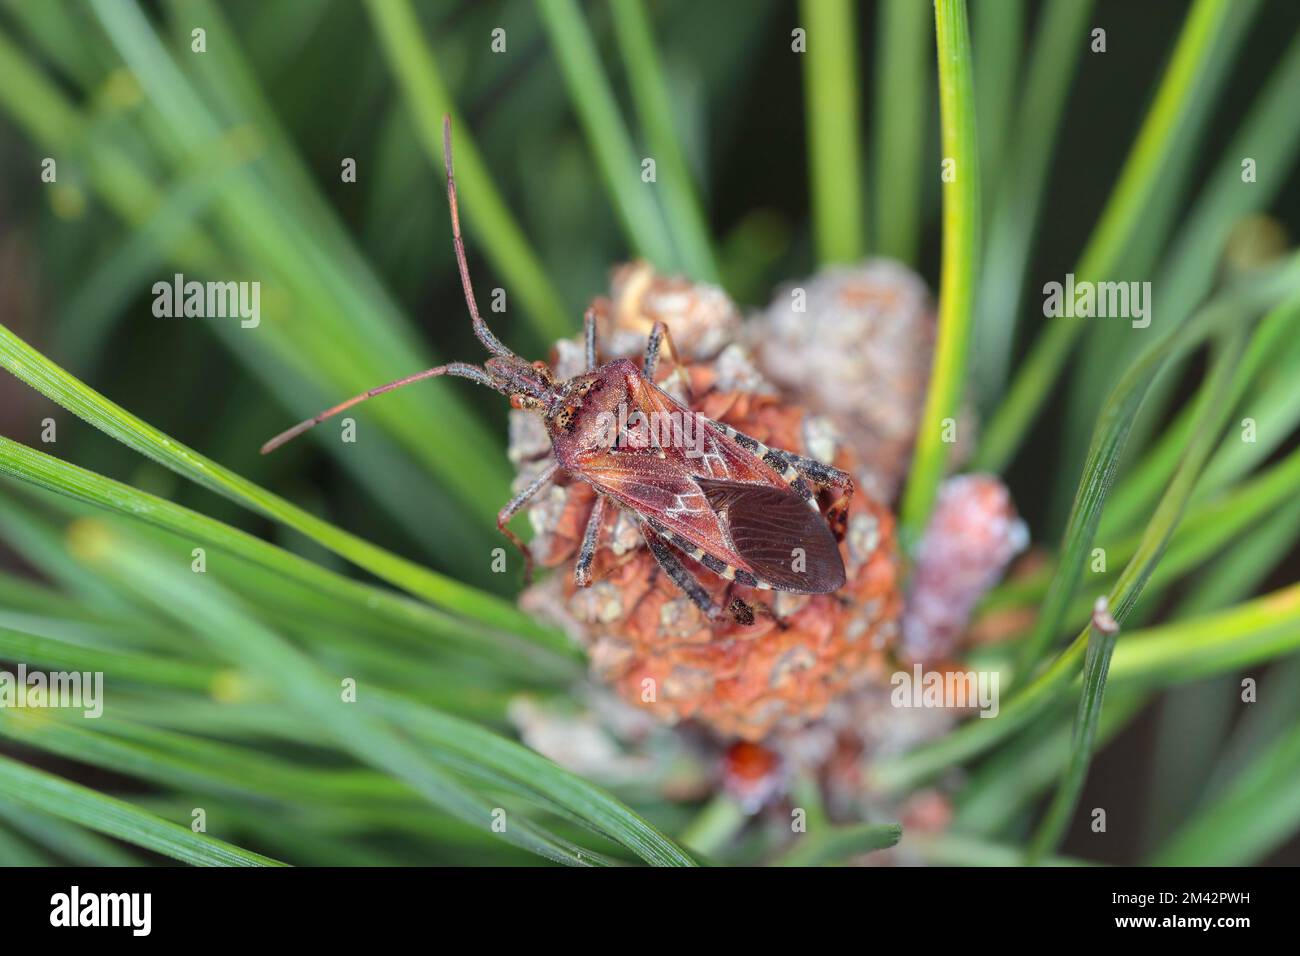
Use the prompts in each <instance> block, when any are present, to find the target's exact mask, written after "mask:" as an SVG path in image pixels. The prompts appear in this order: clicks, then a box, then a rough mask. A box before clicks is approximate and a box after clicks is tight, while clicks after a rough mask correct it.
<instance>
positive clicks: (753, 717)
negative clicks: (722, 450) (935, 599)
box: [511, 265, 903, 740]
mask: <svg viewBox="0 0 1300 956" xmlns="http://www.w3.org/2000/svg"><path fill="white" fill-rule="evenodd" d="M595 308H596V310H597V314H598V328H600V330H601V358H602V361H608V360H609V359H611V358H616V357H620V356H628V357H634V358H639V356H640V355H641V352H642V350H643V349H644V345H645V333H646V332H648V330H649V328H650V326H651V325H652V324H653V322H654V321H655V320H656V319H662V320H663V321H665V322H666V323H667V324H668V326H669V329H670V332H671V334H672V337H673V339H674V342H675V344H676V346H677V348H678V349H679V350H680V351H681V357H682V360H683V363H684V365H685V367H686V370H687V372H688V374H689V377H690V381H691V391H692V407H693V408H694V409H695V410H696V411H699V412H702V413H703V414H705V415H707V416H708V417H710V418H714V419H717V420H719V421H722V422H725V423H727V424H729V425H731V426H733V427H735V428H737V429H739V430H740V431H742V432H745V433H747V434H749V435H752V436H754V437H755V438H757V439H758V440H759V441H762V442H764V443H766V444H768V445H771V446H773V447H776V448H782V449H785V450H788V451H793V452H797V453H799V454H804V455H808V456H811V457H813V458H817V459H819V460H821V461H823V462H826V463H828V464H833V465H835V466H836V467H839V468H841V469H843V470H845V471H847V472H849V473H850V474H856V473H858V472H859V471H860V468H859V466H860V462H859V460H858V459H857V458H856V457H855V456H854V454H853V452H852V451H851V450H850V448H849V447H848V446H847V445H846V444H845V443H843V442H841V441H840V440H839V438H838V435H837V433H836V431H835V429H834V427H833V426H831V424H830V423H829V422H828V421H827V420H825V419H823V418H819V417H817V416H813V415H809V414H808V413H807V412H806V411H804V409H802V408H800V407H799V406H797V405H794V404H791V403H790V402H788V401H787V400H786V399H784V398H783V397H782V396H781V395H780V394H779V393H778V392H777V390H776V389H775V388H774V387H773V386H772V385H771V384H770V383H769V382H767V380H766V379H765V378H764V377H763V376H762V375H760V374H759V372H758V371H757V369H756V368H755V367H754V365H753V364H752V362H751V360H750V356H749V353H748V352H747V350H746V349H745V348H744V347H743V346H742V345H740V344H739V343H738V342H737V341H736V338H737V336H738V333H739V329H740V316H739V314H738V312H737V311H736V309H735V306H734V305H732V304H731V303H730V301H729V300H728V299H727V298H726V296H725V295H723V294H722V293H721V292H720V291H719V290H717V289H714V288H712V287H708V286H699V285H693V284H690V283H686V282H683V281H681V280H674V279H665V278H662V277H658V276H656V275H654V273H653V272H651V271H650V269H649V268H648V267H646V266H644V265H633V266H627V267H623V268H621V269H619V270H617V271H616V272H615V275H614V282H613V296H612V297H611V298H610V299H607V300H600V301H598V302H597V303H596V304H595ZM554 359H555V366H556V370H557V373H558V374H559V375H560V376H561V377H563V376H567V375H571V374H573V373H575V372H577V371H579V370H580V368H581V347H580V344H579V343H578V342H577V340H574V341H561V342H559V343H557V344H556V350H555V356H554ZM661 368H662V370H661V373H660V379H661V384H663V385H664V386H665V387H667V388H669V389H670V391H671V385H670V384H669V380H668V379H667V375H668V374H669V373H670V372H671V362H669V361H665V362H664V363H663V365H662V367H661ZM679 397H682V396H679ZM525 415H527V417H524V416H525ZM511 439H512V440H511V455H512V460H514V461H515V462H516V464H517V465H518V466H519V468H520V476H519V482H520V485H521V486H522V484H524V483H526V482H527V481H528V480H529V479H530V478H531V477H532V476H533V475H534V474H536V471H537V470H538V469H539V468H540V467H542V466H543V465H544V464H545V463H546V461H547V460H548V456H549V443H548V442H547V440H546V436H545V433H544V431H543V430H542V429H541V427H540V423H539V422H538V421H537V420H536V418H535V417H533V416H531V415H528V413H517V414H516V417H515V419H514V421H512V427H511ZM593 500H594V493H593V492H592V491H591V489H590V487H589V486H587V485H586V484H584V483H582V482H581V481H577V480H572V479H569V480H567V482H566V483H561V484H559V485H557V486H556V487H554V488H552V489H551V491H550V493H549V494H548V495H545V496H543V497H542V498H541V499H540V500H538V501H536V502H535V503H534V505H533V507H532V508H531V510H530V512H529V514H530V518H531V520H532V522H533V526H534V530H535V532H536V535H535V538H534V545H533V547H534V555H535V557H536V559H537V561H538V563H539V564H541V565H544V566H548V567H552V568H554V569H555V571H554V573H552V574H551V575H550V576H549V578H548V579H547V580H546V581H545V582H543V583H542V584H539V585H536V586H534V587H533V588H531V589H530V590H529V591H528V592H527V593H526V594H525V597H524V601H525V606H527V607H529V608H531V609H533V610H535V611H537V612H538V613H542V614H546V615H549V616H551V617H553V618H555V619H557V620H559V621H560V622H561V623H563V624H564V625H565V626H566V627H567V628H568V629H569V631H570V633H572V634H573V635H574V636H575V637H576V638H577V639H578V640H579V641H580V642H581V643H582V644H583V645H584V646H585V647H586V648H587V649H588V652H589V654H590V658H591V667H592V671H593V674H594V675H595V676H596V677H597V678H598V679H599V680H601V681H604V682H606V683H608V684H610V685H611V686H612V687H614V689H615V690H616V691H617V692H618V693H619V695H620V696H621V697H622V698H623V699H624V700H626V701H628V702H630V703H632V704H634V705H636V706H639V707H642V708H644V709H645V710H647V711H648V712H650V713H652V714H654V715H655V716H657V717H658V718H659V719H660V720H662V721H663V722H665V723H670V724H675V723H677V722H679V721H684V720H694V721H698V722H700V723H701V724H703V725H704V726H706V727H708V728H710V729H711V730H712V731H714V732H715V733H716V734H718V735H720V736H722V737H724V738H742V739H746V740H759V739H762V738H763V737H765V736H767V735H768V734H770V733H771V732H772V731H773V730H774V729H777V728H787V729H788V728H794V727H798V726H802V725H804V724H806V723H808V722H809V721H812V720H815V719H816V718H818V717H819V716H821V714H822V713H823V712H824V710H825V709H826V707H827V705H828V704H829V703H830V702H831V701H832V700H834V699H835V698H837V697H839V696H841V695H843V694H844V693H846V692H847V691H849V690H850V689H852V688H854V687H859V686H862V685H863V684H864V683H870V682H872V681H873V680H877V681H879V680H883V677H884V674H885V671H886V651H887V650H888V648H889V647H890V646H891V645H892V644H893V643H894V641H895V639H896V636H897V634H898V630H899V629H898V624H897V619H898V616H899V614H900V612H901V610H902V603H903V600H902V593H901V591H900V585H899V580H900V579H899V561H898V554H897V548H896V543H895V537H894V519H893V516H892V515H891V513H890V512H889V509H888V508H887V507H885V506H884V505H883V504H881V503H880V502H879V501H878V500H876V499H875V498H873V497H872V496H871V495H870V494H867V493H865V492H863V491H862V490H861V489H859V491H858V493H856V494H855V495H854V496H853V499H852V501H851V503H850V506H849V511H848V532H847V534H846V536H845V540H844V541H843V543H842V544H841V554H842V556H843V557H844V563H845V569H846V571H847V574H848V581H847V584H846V585H845V586H844V587H843V588H842V589H841V590H840V591H839V592H837V593H836V594H818V595H795V594H788V593H783V592H769V591H758V590H753V589H748V588H744V587H739V586H737V587H734V588H733V590H732V592H731V594H732V596H735V597H740V598H742V599H743V600H745V601H747V602H748V603H750V604H751V605H762V604H770V608H771V611H772V612H773V614H774V615H775V619H774V618H773V616H771V615H760V616H759V617H758V618H757V620H756V622H755V623H754V624H752V625H749V626H743V625H739V624H733V623H726V624H720V623H716V622H711V621H709V620H707V619H706V618H705V616H704V615H703V614H702V613H701V612H700V611H699V609H698V608H696V607H695V605H694V604H692V603H691V601H690V600H689V599H688V598H687V597H686V596H685V595H683V594H682V593H681V592H680V591H679V590H678V589H677V588H676V587H675V586H674V585H673V584H672V582H671V581H670V580H668V578H667V577H666V575H664V574H662V573H661V572H660V571H659V569H658V566H657V564H656V563H655V560H654V558H653V556H652V555H651V554H650V553H649V551H648V550H647V549H646V548H645V546H644V544H643V543H642V542H641V540H640V536H639V535H638V534H637V531H636V526H635V524H634V522H633V520H632V519H631V518H630V517H629V516H627V515H624V514H622V513H621V512H619V511H618V510H617V509H610V513H609V514H608V515H607V517H606V524H605V527H604V528H603V530H602V536H601V546H600V548H599V549H598V551H597V554H596V559H595V562H594V564H593V572H594V581H593V584H592V585H591V586H590V587H589V588H583V589H579V588H577V587H576V585H575V584H574V581H573V561H574V559H575V558H576V555H577V551H578V548H579V545H580V541H581V537H582V532H583V529H584V528H585V526H586V522H587V518H588V515H589V514H590V511H591V507H592V503H593ZM683 562H684V563H685V564H686V565H687V566H688V567H690V568H691V570H692V571H693V572H695V573H696V574H697V576H698V577H699V579H700V580H701V582H702V583H704V584H705V586H706V587H708V588H710V590H711V592H712V596H713V597H714V599H715V600H719V599H720V598H721V597H722V596H723V594H724V592H725V590H726V582H724V581H722V580H721V579H719V578H717V577H716V576H715V575H713V574H711V573H710V572H708V571H707V570H704V569H703V568H701V567H699V566H697V565H695V564H694V562H691V561H689V560H688V559H685V558H683Z"/></svg>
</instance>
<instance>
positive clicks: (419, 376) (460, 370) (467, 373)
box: [262, 362, 502, 455]
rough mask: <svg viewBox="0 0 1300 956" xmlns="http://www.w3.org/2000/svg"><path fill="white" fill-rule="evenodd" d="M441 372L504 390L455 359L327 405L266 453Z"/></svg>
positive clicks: (282, 434) (272, 443) (269, 444)
mask: <svg viewBox="0 0 1300 956" xmlns="http://www.w3.org/2000/svg"><path fill="white" fill-rule="evenodd" d="M439 375H455V376H457V377H459V378H468V379H470V380H472V381H475V382H478V383H479V384H480V385H486V386H487V387H488V388H492V389H496V390H497V391H498V392H500V391H502V389H501V387H500V386H499V385H497V383H496V382H494V381H492V379H491V377H490V376H489V375H488V373H487V372H485V371H483V369H481V368H479V367H478V366H477V365H466V364H465V363H464V362H452V363H451V364H449V365H439V366H436V367H435V368H426V369H425V370H424V371H423V372H416V373H415V374H414V375H408V376H406V377H405V378H399V379H398V380H397V381H395V382H389V383H388V384H387V385H377V386H375V387H374V388H372V389H369V390H368V391H365V392H362V393H361V394H360V395H353V396H352V397H351V398H349V399H348V400H347V401H346V402H339V403H338V404H337V405H335V406H334V407H333V408H327V409H325V411H323V412H320V413H318V414H316V415H313V416H312V417H311V418H308V419H307V420H306V421H301V422H299V423H298V424H297V425H294V426H293V427H292V428H290V429H288V430H287V431H282V432H280V434H278V435H276V436H275V437H274V438H272V439H271V440H270V441H269V442H267V443H266V444H265V445H263V446H262V454H263V455H266V454H270V453H271V452H273V451H275V450H276V449H277V448H279V447H280V446H281V445H283V444H284V443H285V442H287V441H290V440H291V439H294V438H297V437H298V436H299V435H301V434H302V433H303V432H305V431H307V429H309V428H315V427H316V426H317V425H319V424H320V423H321V422H323V421H325V419H327V418H333V417H334V416H335V415H337V414H338V413H339V412H341V411H344V410H345V409H348V408H351V407H352V406H353V405H359V404H360V403H361V402H364V401H365V400H366V399H367V398H374V397H375V396H376V395H382V394H383V393H384V392H391V391H392V390H393V389H395V388H401V387H402V386H403V385H410V384H411V383H412V382H419V381H422V380H423V379H426V378H436V377H437V376H439Z"/></svg>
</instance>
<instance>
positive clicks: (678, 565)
mask: <svg viewBox="0 0 1300 956" xmlns="http://www.w3.org/2000/svg"><path fill="white" fill-rule="evenodd" d="M637 524H638V526H639V527H640V529H641V537H643V538H644V539H645V543H646V545H647V547H649V548H650V553H651V554H653V555H654V559H655V561H656V562H658V564H659V567H660V568H662V569H663V572H664V573H665V574H667V575H668V577H669V578H670V579H671V580H672V582H673V584H675V585H677V587H678V588H679V589H680V590H681V592H682V593H683V594H685V595H686V596H687V597H688V598H690V600H691V603H692V604H694V605H695V606H696V607H698V608H699V609H700V610H701V611H703V612H704V615H705V617H707V618H708V619H709V620H710V621H713V622H715V623H716V622H722V621H726V620H728V619H730V620H732V621H735V622H736V623H737V624H741V625H749V624H753V623H754V612H753V609H752V608H750V607H749V605H747V604H746V603H745V602H744V601H742V600H740V599H739V598H737V599H735V600H733V601H732V602H731V603H730V604H729V605H728V606H727V607H726V608H723V607H722V606H720V605H718V604H715V603H714V602H713V599H712V598H711V597H710V596H709V592H708V591H707V590H706V589H705V587H704V585H702V584H701V583H700V582H699V579H698V578H696V577H695V575H694V574H692V573H691V572H690V571H689V570H688V569H687V567H686V565H684V564H682V562H681V560H680V559H679V558H678V557H677V555H676V553H674V551H673V549H672V546H671V545H670V544H669V543H668V542H667V541H666V540H665V539H664V538H663V537H661V536H660V535H659V534H658V533H656V532H655V530H654V529H653V528H652V527H650V525H649V524H648V523H647V522H645V521H639V522H637Z"/></svg>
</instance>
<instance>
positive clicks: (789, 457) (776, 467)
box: [706, 418, 853, 540]
mask: <svg viewBox="0 0 1300 956" xmlns="http://www.w3.org/2000/svg"><path fill="white" fill-rule="evenodd" d="M706 420H707V421H708V422H709V423H710V424H712V425H714V426H716V427H717V428H719V429H720V430H721V431H722V432H723V434H725V435H726V436H727V437H728V438H730V439H731V440H732V441H734V442H735V443H736V444H737V445H739V446H740V447H741V448H743V449H745V450H746V451H748V452H749V453H750V454H752V455H754V456H755V457H757V458H761V459H762V460H763V462H764V463H766V464H767V465H768V466H769V467H771V468H772V470H773V471H775V472H776V473H777V474H778V475H780V476H781V477H782V478H784V479H785V480H786V482H787V483H789V485H790V487H791V488H792V489H793V490H794V491H795V492H796V493H797V494H798V495H799V497H801V498H803V499H804V500H805V501H806V502H808V505H809V507H811V508H813V509H814V510H816V511H817V512H818V513H819V514H820V513H821V506H820V505H819V504H818V502H817V496H816V494H815V493H814V491H813V488H812V487H811V486H816V487H817V489H819V490H821V489H827V490H830V491H833V492H835V493H836V494H835V497H834V498H832V499H831V504H830V507H828V508H827V509H826V521H827V523H828V524H829V525H830V527H831V531H833V532H834V534H835V537H836V539H837V540H843V538H844V534H845V532H846V530H847V526H848V509H849V501H850V500H851V499H852V497H853V477H852V476H851V475H849V474H848V472H844V471H840V469H838V468H835V467H833V466H831V465H826V464H823V463H822V462H820V461H818V460H817V459H816V458H808V457H807V456H805V455H796V454H795V453H794V452H792V451H785V450H784V449H781V448H771V447H769V446H767V445H765V444H763V443H762V442H761V441H759V440H758V439H757V438H754V437H753V436H751V435H746V434H745V433H744V432H742V431H737V430H736V429H734V428H732V427H731V426H730V425H727V424H725V423H723V422H719V421H715V420H714V419H712V418H709V419H706Z"/></svg>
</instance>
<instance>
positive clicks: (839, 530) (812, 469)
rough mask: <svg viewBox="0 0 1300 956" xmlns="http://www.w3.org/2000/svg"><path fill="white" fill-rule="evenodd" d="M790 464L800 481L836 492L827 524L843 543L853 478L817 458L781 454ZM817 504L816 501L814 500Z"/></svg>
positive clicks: (789, 453) (829, 510)
mask: <svg viewBox="0 0 1300 956" xmlns="http://www.w3.org/2000/svg"><path fill="white" fill-rule="evenodd" d="M781 454H782V455H784V456H785V457H786V458H787V459H788V460H789V462H790V466H791V467H792V468H794V470H795V471H797V472H798V473H799V480H800V481H804V480H805V479H806V480H807V481H810V482H812V483H813V484H814V485H816V486H817V487H818V488H822V489H826V490H829V491H834V492H835V493H836V494H835V497H834V498H833V499H831V503H830V506H829V507H828V508H827V509H826V523H827V524H829V525H830V526H831V531H832V532H834V534H835V538H836V540H840V541H842V540H843V539H844V534H845V532H846V531H847V530H848V511H849V500H850V499H851V498H852V497H853V478H852V476H851V475H849V474H848V473H847V472H843V471H840V470H839V469H838V468H832V467H831V466H830V465H823V464H822V463H821V462H820V461H818V460H817V459H816V458H806V457H804V456H803V455H796V454H794V453H793V452H788V451H783V452H781ZM813 500H814V502H815V499H813Z"/></svg>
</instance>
